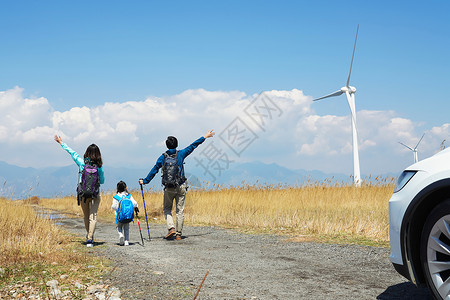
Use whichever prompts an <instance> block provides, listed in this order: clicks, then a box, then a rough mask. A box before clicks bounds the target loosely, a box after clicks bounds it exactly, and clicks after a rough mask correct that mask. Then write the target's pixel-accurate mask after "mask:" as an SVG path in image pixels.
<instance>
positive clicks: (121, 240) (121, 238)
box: [119, 236, 124, 246]
mask: <svg viewBox="0 0 450 300" xmlns="http://www.w3.org/2000/svg"><path fill="white" fill-rule="evenodd" d="M119 245H120V246H123V245H124V242H123V236H121V237H120V238H119Z"/></svg>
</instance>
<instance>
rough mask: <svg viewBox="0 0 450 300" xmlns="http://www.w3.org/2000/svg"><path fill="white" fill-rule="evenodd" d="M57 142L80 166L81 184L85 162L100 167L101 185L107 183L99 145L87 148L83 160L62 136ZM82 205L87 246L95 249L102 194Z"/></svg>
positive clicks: (56, 137) (83, 202)
mask: <svg viewBox="0 0 450 300" xmlns="http://www.w3.org/2000/svg"><path fill="white" fill-rule="evenodd" d="M55 141H56V142H57V143H58V144H60V145H61V147H62V148H63V149H64V150H66V151H67V152H68V153H69V154H70V155H71V156H72V159H73V160H74V161H75V163H76V164H77V165H78V168H79V169H80V177H79V178H78V182H81V172H82V171H83V169H84V166H85V162H88V163H90V164H95V165H96V166H97V167H98V177H99V183H100V184H103V183H104V182H105V175H104V173H103V162H102V155H101V153H100V149H99V148H98V146H97V145H95V144H92V145H90V146H89V147H87V149H86V152H85V153H84V157H83V158H81V157H80V156H79V155H78V153H77V152H75V151H73V150H72V149H71V148H70V147H69V146H67V145H66V144H65V143H64V142H63V141H62V139H61V137H60V136H58V135H55ZM80 204H81V209H82V210H83V215H84V226H85V228H86V246H87V247H93V246H94V232H95V225H96V224H97V211H98V207H99V205H100V193H98V195H97V196H95V197H92V198H88V199H85V198H83V199H81V201H80Z"/></svg>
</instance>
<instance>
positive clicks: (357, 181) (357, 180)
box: [313, 25, 361, 186]
mask: <svg viewBox="0 0 450 300" xmlns="http://www.w3.org/2000/svg"><path fill="white" fill-rule="evenodd" d="M358 30H359V25H358V27H357V28H356V37H355V44H354V45H353V54H352V60H351V62H350V71H349V72H348V77H347V83H346V84H345V86H344V87H342V88H341V89H340V90H338V91H336V92H334V93H332V94H329V95H326V96H323V97H320V98H317V99H314V100H313V101H317V100H321V99H325V98H329V97H334V96H340V95H342V94H345V95H346V96H347V102H348V106H349V107H350V112H351V115H352V137H353V183H354V185H355V186H360V185H361V171H360V168H359V151H358V133H357V127H356V109H355V93H356V88H355V87H353V86H350V75H351V74H352V66H353V58H354V56H355V48H356V41H357V39H358Z"/></svg>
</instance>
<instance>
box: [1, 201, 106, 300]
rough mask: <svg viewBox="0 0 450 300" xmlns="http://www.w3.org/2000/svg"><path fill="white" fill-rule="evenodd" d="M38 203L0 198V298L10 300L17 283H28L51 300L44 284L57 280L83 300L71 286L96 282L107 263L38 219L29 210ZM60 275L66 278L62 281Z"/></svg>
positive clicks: (76, 239) (56, 228)
mask: <svg viewBox="0 0 450 300" xmlns="http://www.w3.org/2000/svg"><path fill="white" fill-rule="evenodd" d="M38 202H39V199H38V198H37V197H33V198H31V199H29V200H24V201H11V200H7V199H5V198H0V207H1V209H0V228H1V230H0V267H1V269H2V271H1V272H0V298H3V297H7V298H8V299H9V297H10V296H11V295H10V294H8V293H9V291H10V290H11V289H16V283H18V282H27V285H28V286H32V287H34V288H35V289H38V290H41V294H42V295H44V294H45V295H46V296H47V297H45V298H48V299H50V296H49V295H48V290H47V289H46V286H45V282H46V281H48V280H52V279H57V280H59V281H60V283H63V284H64V285H65V286H67V288H69V289H70V290H71V291H72V294H73V295H76V296H77V297H75V298H77V299H82V298H83V295H85V292H84V291H77V288H76V287H74V284H73V283H74V282H75V281H78V282H81V283H87V284H90V283H91V282H97V278H98V277H99V276H100V275H101V274H104V273H105V272H107V271H108V270H109V266H108V262H107V261H104V260H103V259H101V258H97V257H93V256H91V255H88V252H87V251H86V246H84V244H83V243H82V242H83V241H82V239H80V238H76V237H74V236H72V235H69V234H68V233H67V232H65V231H63V230H61V229H59V227H58V226H57V225H55V223H54V222H53V221H51V220H48V219H43V218H41V217H38V216H37V214H36V213H35V211H34V209H33V207H32V205H35V204H37V203H38ZM90 266H95V268H91V267H90ZM62 274H65V275H67V276H68V277H67V278H66V279H65V280H61V279H60V275H62ZM20 286H22V285H20ZM19 290H20V288H19ZM19 290H18V291H19ZM18 294H21V295H23V293H18Z"/></svg>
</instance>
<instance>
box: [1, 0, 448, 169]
mask: <svg viewBox="0 0 450 300" xmlns="http://www.w3.org/2000/svg"><path fill="white" fill-rule="evenodd" d="M0 11H1V12H2V13H1V15H2V16H1V18H0V38H1V41H2V43H1V44H2V46H1V47H0V111H1V112H2V116H3V117H2V118H0V161H4V162H7V163H9V164H13V165H18V166H22V167H35V168H41V167H47V166H65V165H69V164H71V163H72V162H71V160H70V157H69V156H68V155H67V154H65V153H64V152H63V151H62V150H61V149H60V147H59V146H58V145H57V144H56V143H55V142H54V141H53V135H54V134H58V135H61V136H62V138H63V140H64V142H66V143H67V144H68V145H69V146H70V147H72V148H73V149H74V150H76V151H78V152H79V153H80V154H83V153H84V151H85V149H86V147H87V146H88V145H89V144H91V143H96V144H97V145H99V147H100V149H101V151H102V156H103V160H104V163H105V164H110V165H112V166H119V167H120V166H130V167H148V168H149V169H150V168H151V167H152V166H153V164H154V163H155V161H156V159H157V157H158V156H159V155H160V154H161V153H162V152H163V151H165V150H166V148H165V145H164V141H165V139H166V137H167V136H168V135H174V136H176V137H177V138H178V140H179V144H180V147H184V146H187V145H189V144H190V143H191V142H193V141H194V140H195V139H197V138H198V137H200V136H202V135H203V134H205V133H206V132H207V131H208V130H210V129H214V130H215V132H216V136H215V137H214V138H212V139H208V140H207V141H206V142H205V143H204V145H201V146H200V147H201V148H199V149H198V150H196V151H195V152H194V154H192V155H193V159H192V160H191V162H190V164H196V165H197V166H198V165H204V166H205V174H206V173H207V172H219V171H226V169H227V168H228V167H229V166H230V164H233V163H244V162H251V161H261V162H264V163H268V164H270V163H276V164H279V165H281V166H284V167H288V168H290V169H306V170H320V171H323V172H338V173H344V174H349V175H351V174H352V173H353V163H352V161H353V160H352V135H351V119H350V110H349V107H348V104H347V101H346V98H345V96H344V95H342V96H339V97H334V98H329V99H324V100H321V101H318V102H313V101H312V100H313V99H314V98H317V97H320V96H324V95H326V94H329V93H332V92H334V91H336V90H339V89H340V88H341V87H342V86H344V85H345V83H346V81H347V76H348V73H349V67H350V60H351V56H352V50H353V44H354V41H355V34H356V28H357V26H358V25H359V34H358V40H357V44H356V51H355V57H354V61H353V69H352V73H351V79H350V85H351V86H355V87H356V89H357V92H356V111H357V117H356V119H357V124H358V126H357V127H358V134H359V137H358V144H359V148H360V149H359V155H360V164H361V173H362V174H363V175H366V176H368V175H373V176H375V175H378V174H385V173H399V172H401V171H402V170H403V169H404V168H405V167H407V166H408V165H410V164H411V163H412V162H413V153H412V152H411V151H410V150H408V149H407V148H405V147H403V146H402V145H400V144H399V142H402V143H405V144H406V145H409V146H411V147H414V146H415V145H416V144H417V142H418V141H419V139H420V138H421V136H422V135H423V134H425V135H424V138H423V140H422V142H421V143H420V145H419V146H418V151H419V159H424V158H427V157H430V156H432V155H433V154H435V153H436V152H438V151H439V150H440V147H441V143H442V141H443V140H444V139H446V140H448V143H450V125H449V124H450V122H449V119H448V115H449V112H450V101H449V96H448V92H447V87H448V86H449V80H450V56H449V55H448V53H449V50H450V19H449V18H448V15H449V14H450V2H448V1H434V0H432V1H427V2H423V1H395V2H393V1H233V0H232V1H220V2H219V1H171V2H168V1H126V2H125V1H76V2H73V1H72V2H69V1H4V0H0ZM446 143H447V142H444V145H445V146H446V145H447V144H446ZM214 166H215V167H214Z"/></svg>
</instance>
